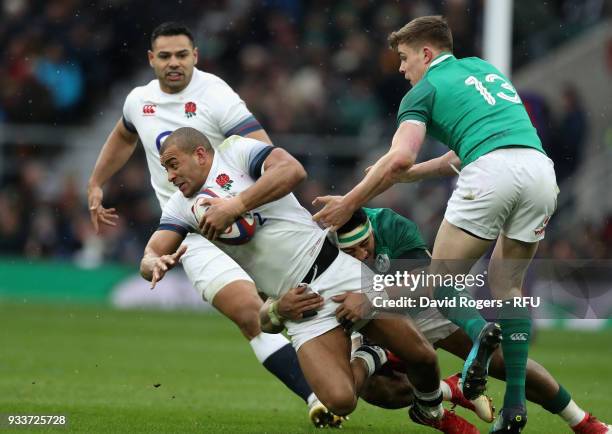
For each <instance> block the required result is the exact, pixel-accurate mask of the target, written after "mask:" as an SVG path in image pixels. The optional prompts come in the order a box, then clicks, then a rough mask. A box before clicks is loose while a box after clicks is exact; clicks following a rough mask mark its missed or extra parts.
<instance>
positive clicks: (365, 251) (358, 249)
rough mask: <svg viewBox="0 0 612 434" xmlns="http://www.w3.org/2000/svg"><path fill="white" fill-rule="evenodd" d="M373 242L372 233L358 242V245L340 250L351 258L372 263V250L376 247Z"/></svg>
mask: <svg viewBox="0 0 612 434" xmlns="http://www.w3.org/2000/svg"><path fill="white" fill-rule="evenodd" d="M375 243H376V242H375V240H374V233H370V236H369V237H368V238H366V239H365V240H363V241H362V242H360V243H359V244H357V245H355V246H352V247H349V248H347V249H342V251H343V252H344V253H348V254H349V255H351V256H352V257H353V258H357V259H359V260H360V261H362V262H372V260H373V258H374V250H375V247H376V244H375Z"/></svg>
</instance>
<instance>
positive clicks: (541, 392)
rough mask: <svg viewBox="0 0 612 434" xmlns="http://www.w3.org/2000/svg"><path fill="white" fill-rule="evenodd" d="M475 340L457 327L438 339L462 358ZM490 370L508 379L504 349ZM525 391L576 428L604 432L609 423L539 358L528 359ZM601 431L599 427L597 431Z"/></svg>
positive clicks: (495, 375)
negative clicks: (590, 410)
mask: <svg viewBox="0 0 612 434" xmlns="http://www.w3.org/2000/svg"><path fill="white" fill-rule="evenodd" d="M471 345H472V341H471V340H470V338H469V337H468V336H467V335H466V334H465V333H464V332H463V331H462V330H457V331H455V332H454V333H452V334H451V335H450V336H448V337H446V338H445V339H441V340H439V341H438V342H436V347H437V348H441V349H443V350H445V351H447V352H449V353H451V354H454V355H456V356H457V357H459V358H462V359H465V358H466V357H467V354H468V353H469V350H470V347H471ZM489 374H490V375H491V376H492V377H493V378H496V379H498V380H502V381H505V378H506V371H505V365H504V358H503V354H502V351H501V350H499V349H498V350H497V351H495V353H494V354H493V357H492V359H491V365H490V367H489ZM525 394H526V396H527V400H529V401H531V402H533V403H535V404H538V405H540V406H541V407H542V408H544V409H545V410H547V411H548V412H550V413H552V414H554V415H557V416H559V417H560V418H562V419H563V420H564V421H565V422H567V424H568V425H569V426H570V427H572V428H573V429H574V430H575V432H578V433H583V432H584V433H588V432H593V431H589V429H591V430H592V429H593V427H596V428H597V429H599V431H600V432H605V430H604V429H607V427H606V425H605V424H604V423H602V422H600V421H598V420H597V419H595V418H594V417H593V416H592V415H590V414H589V413H588V412H586V411H585V410H583V409H582V408H581V407H579V406H578V404H576V402H574V400H573V399H572V397H571V395H570V393H569V392H568V391H567V390H566V389H565V388H564V387H563V386H562V385H561V384H559V383H558V382H557V380H555V378H554V377H553V376H552V375H551V374H550V372H548V371H547V370H546V368H544V367H543V366H542V365H540V364H539V363H538V362H536V361H534V360H531V359H528V360H527V376H526V380H525ZM594 432H598V431H594Z"/></svg>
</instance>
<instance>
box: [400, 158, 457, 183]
mask: <svg viewBox="0 0 612 434" xmlns="http://www.w3.org/2000/svg"><path fill="white" fill-rule="evenodd" d="M460 168H461V160H460V159H459V157H458V156H457V154H455V151H449V152H447V153H446V154H444V155H442V156H440V157H438V158H432V159H431V160H428V161H424V162H422V163H418V164H415V165H413V166H411V167H410V168H409V169H408V170H407V171H406V172H404V173H403V174H401V175H400V180H401V182H415V181H420V180H422V179H428V178H437V177H442V176H455V175H457V173H459V170H460Z"/></svg>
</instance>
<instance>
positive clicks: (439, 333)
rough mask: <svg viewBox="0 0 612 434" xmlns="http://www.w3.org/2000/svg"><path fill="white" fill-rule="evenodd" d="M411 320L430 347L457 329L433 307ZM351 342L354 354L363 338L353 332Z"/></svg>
mask: <svg viewBox="0 0 612 434" xmlns="http://www.w3.org/2000/svg"><path fill="white" fill-rule="evenodd" d="M411 319H412V320H413V321H414V324H415V326H416V328H417V329H418V330H419V331H420V332H421V333H422V334H423V336H425V339H427V340H428V341H429V343H430V344H432V345H433V344H435V343H436V342H438V341H440V340H442V339H446V338H447V337H449V336H450V335H452V334H453V333H455V332H456V331H457V330H458V329H459V327H457V326H456V325H455V324H453V323H452V322H450V321H449V320H447V319H446V318H444V316H443V315H442V314H441V313H440V311H439V310H438V309H436V308H435V307H430V308H429V309H426V310H424V311H421V312H419V313H418V314H417V315H416V316H415V317H411ZM351 340H352V351H351V352H355V351H356V350H357V348H359V347H360V346H361V344H362V343H363V336H362V335H361V333H358V332H355V333H353V334H352V335H351Z"/></svg>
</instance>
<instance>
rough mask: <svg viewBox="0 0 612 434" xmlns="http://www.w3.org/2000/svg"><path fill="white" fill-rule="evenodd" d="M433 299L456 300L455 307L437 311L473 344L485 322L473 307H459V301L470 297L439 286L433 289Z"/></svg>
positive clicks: (441, 308)
mask: <svg viewBox="0 0 612 434" xmlns="http://www.w3.org/2000/svg"><path fill="white" fill-rule="evenodd" d="M434 298H435V299H436V301H440V300H445V299H446V300H456V303H457V307H438V310H439V311H440V313H441V314H442V315H444V317H445V318H446V319H448V320H449V321H450V322H452V323H453V324H455V325H456V326H458V327H459V328H460V329H461V330H463V331H464V332H466V333H467V334H468V336H469V337H470V339H472V342H474V341H475V340H476V338H477V337H478V333H480V331H481V330H482V329H483V327H484V326H485V325H486V324H487V322H486V321H485V320H484V318H483V317H482V315H480V312H478V309H476V308H475V307H460V300H461V299H472V296H471V295H470V294H469V293H467V292H465V291H457V290H456V289H455V288H453V287H452V286H441V287H438V288H436V289H435V291H434Z"/></svg>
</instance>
